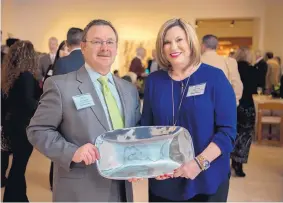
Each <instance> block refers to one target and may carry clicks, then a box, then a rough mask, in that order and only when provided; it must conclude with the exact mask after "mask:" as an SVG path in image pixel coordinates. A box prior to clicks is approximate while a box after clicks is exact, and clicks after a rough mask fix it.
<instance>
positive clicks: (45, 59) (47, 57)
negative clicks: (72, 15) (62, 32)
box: [38, 37, 58, 81]
mask: <svg viewBox="0 0 283 203" xmlns="http://www.w3.org/2000/svg"><path fill="white" fill-rule="evenodd" d="M48 47H49V51H50V52H49V53H48V54H43V55H42V56H41V57H40V58H39V68H38V71H39V76H38V77H39V80H40V81H41V80H42V78H43V77H45V75H46V72H47V70H48V68H49V66H50V65H52V64H53V63H54V60H55V56H56V52H57V49H58V39H57V38H56V37H50V38H49V40H48Z"/></svg>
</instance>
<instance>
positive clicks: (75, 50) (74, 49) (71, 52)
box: [70, 48, 81, 53]
mask: <svg viewBox="0 0 283 203" xmlns="http://www.w3.org/2000/svg"><path fill="white" fill-rule="evenodd" d="M76 50H81V48H74V49H73V50H72V51H71V52H70V53H72V52H73V51H76Z"/></svg>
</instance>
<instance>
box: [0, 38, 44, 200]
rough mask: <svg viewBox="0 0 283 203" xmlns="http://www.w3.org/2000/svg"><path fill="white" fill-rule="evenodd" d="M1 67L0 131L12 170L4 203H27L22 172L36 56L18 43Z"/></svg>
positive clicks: (36, 94) (35, 97)
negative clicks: (1, 114)
mask: <svg viewBox="0 0 283 203" xmlns="http://www.w3.org/2000/svg"><path fill="white" fill-rule="evenodd" d="M4 60H5V61H4V64H3V67H2V81H1V83H2V91H3V93H4V94H5V96H6V102H5V103H6V105H5V111H6V120H5V125H4V126H3V130H4V133H5V135H6V136H8V137H9V139H10V141H11V148H12V151H13V162H12V167H11V170H10V173H9V176H8V180H7V185H6V189H5V193H4V199H3V201H4V202H28V198H27V195H26V179H25V171H26V166H27V163H28V160H29V158H30V155H31V153H32V150H33V147H32V145H31V144H30V143H29V141H28V139H27V135H26V127H27V126H28V124H29V122H30V119H31V118H32V116H33V114H34V112H35V110H36V108H37V103H38V99H39V96H40V89H39V84H38V82H37V80H36V78H35V74H36V72H37V67H38V56H37V54H36V52H35V50H34V47H33V45H32V43H31V42H29V41H18V42H16V43H15V44H14V45H12V46H11V47H10V49H9V52H8V54H7V56H6V57H5V59H4Z"/></svg>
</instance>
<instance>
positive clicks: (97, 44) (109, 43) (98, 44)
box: [84, 40, 116, 47]
mask: <svg viewBox="0 0 283 203" xmlns="http://www.w3.org/2000/svg"><path fill="white" fill-rule="evenodd" d="M84 42H90V43H91V44H92V45H94V46H95V47H101V46H102V45H103V43H104V42H105V44H106V46H108V47H114V46H115V45H116V41H114V40H106V41H104V40H90V41H87V40H85V41H84Z"/></svg>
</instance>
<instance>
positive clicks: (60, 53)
mask: <svg viewBox="0 0 283 203" xmlns="http://www.w3.org/2000/svg"><path fill="white" fill-rule="evenodd" d="M69 54H70V53H69V51H68V47H67V44H66V40H64V41H62V42H61V43H60V45H59V47H58V50H57V52H56V56H55V59H54V63H53V64H52V65H51V66H49V68H48V70H47V72H46V75H45V76H44V79H43V82H44V81H45V80H46V79H47V78H49V77H50V76H52V75H53V73H54V68H55V64H56V62H57V61H58V59H59V58H62V57H65V56H68V55H69Z"/></svg>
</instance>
